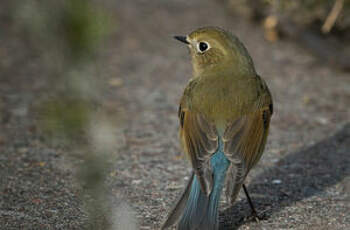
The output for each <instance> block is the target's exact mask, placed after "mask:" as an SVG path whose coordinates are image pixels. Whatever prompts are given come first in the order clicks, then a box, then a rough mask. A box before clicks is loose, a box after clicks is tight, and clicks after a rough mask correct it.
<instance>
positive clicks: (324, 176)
mask: <svg viewBox="0 0 350 230" xmlns="http://www.w3.org/2000/svg"><path fill="white" fill-rule="evenodd" d="M208 25H212V26H219V27H222V28H224V29H227V30H230V31H231V32H233V33H234V34H236V35H237V36H238V37H239V38H240V39H241V40H242V42H243V43H244V44H245V45H246V47H247V49H248V51H249V52H250V54H251V56H252V58H253V60H254V62H255V65H256V69H257V71H258V73H259V74H260V75H261V76H263V78H264V79H265V80H266V82H267V83H268V85H269V88H270V89H271V91H272V94H273V97H274V102H275V107H276V112H275V114H274V116H273V119H272V123H271V125H272V127H271V133H270V136H269V140H268V145H267V149H266V151H265V154H264V156H263V158H262V160H261V162H260V163H259V165H258V166H257V167H256V169H255V170H253V171H252V173H251V174H250V175H249V177H248V182H247V183H248V184H249V189H250V190H251V193H252V194H251V195H252V197H253V200H254V201H255V202H256V206H257V209H258V211H259V212H261V213H264V214H265V217H266V218H265V220H263V221H261V222H260V223H255V222H251V221H249V219H248V218H247V217H248V216H249V213H250V211H249V206H248V203H247V201H246V200H245V198H244V196H240V199H239V200H238V201H237V202H236V204H235V205H233V206H232V205H229V204H227V203H226V202H225V201H224V200H223V201H222V209H221V210H222V211H221V214H220V220H221V229H238V228H239V229H287V228H290V229H348V228H350V216H349V214H348V213H350V202H349V201H350V200H349V199H350V197H349V194H350V170H349V169H350V167H349V165H350V157H349V156H350V155H349V149H350V124H349V117H350V78H349V77H350V76H349V71H350V61H349V60H350V44H349V41H350V2H349V1H347V0H322V1H320V0H318V1H316V0H309V1H302V0H295V1H279V0H257V1H253V0H245V1H244V0H237V1H233V0H193V1H185V0H169V1H163V0H152V1H145V0H134V1H127V0H118V1H112V0H100V1H97V0H63V1H39V0H22V1H19V0H18V1H17V0H16V1H6V0H3V1H2V2H1V5H0V174H1V178H0V229H114V230H115V229H118V230H129V229H130V230H134V229H158V228H159V226H160V224H161V222H162V220H163V219H164V217H165V215H166V213H167V212H168V210H169V209H170V207H171V206H172V204H173V203H174V201H175V199H176V197H177V196H178V195H179V194H180V193H181V191H182V189H183V186H184V185H185V181H186V180H187V179H188V176H189V172H190V167H189V165H188V163H186V161H185V159H183V157H182V152H181V148H180V146H179V143H178V138H177V128H178V120H177V106H178V102H179V98H180V96H181V94H182V91H183V88H184V86H185V85H186V83H187V81H188V80H189V79H190V77H191V65H190V58H189V56H188V52H187V50H186V48H185V47H183V46H181V45H180V44H178V43H177V42H176V41H175V40H173V39H172V36H173V35H182V34H183V35H185V34H187V33H189V32H191V31H192V30H194V29H196V28H198V27H201V26H208Z"/></svg>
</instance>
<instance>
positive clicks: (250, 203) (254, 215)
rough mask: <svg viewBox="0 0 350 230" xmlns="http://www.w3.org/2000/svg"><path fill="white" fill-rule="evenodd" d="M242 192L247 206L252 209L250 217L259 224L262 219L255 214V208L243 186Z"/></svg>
mask: <svg viewBox="0 0 350 230" xmlns="http://www.w3.org/2000/svg"><path fill="white" fill-rule="evenodd" d="M243 190H244V193H245V195H246V197H247V200H248V203H249V206H250V208H251V209H252V214H251V216H252V217H253V218H254V219H255V221H256V222H259V220H260V219H262V218H260V217H259V215H258V213H257V212H256V210H255V207H254V204H253V202H252V200H251V199H250V196H249V193H248V190H247V188H246V187H245V184H243Z"/></svg>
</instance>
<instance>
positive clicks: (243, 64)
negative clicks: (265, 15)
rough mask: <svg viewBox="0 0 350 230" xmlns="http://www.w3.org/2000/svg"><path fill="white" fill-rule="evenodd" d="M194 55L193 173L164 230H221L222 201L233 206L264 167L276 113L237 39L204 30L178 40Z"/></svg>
mask: <svg viewBox="0 0 350 230" xmlns="http://www.w3.org/2000/svg"><path fill="white" fill-rule="evenodd" d="M175 38H176V39H177V40H179V41H181V42H183V43H185V44H186V45H187V46H188V47H189V50H190V54H191V57H192V66H193V77H192V79H191V80H190V81H189V83H188V85H187V86H186V88H185V90H184V93H183V96H182V98H181V101H180V106H179V110H178V117H179V120H180V140H181V143H182V147H183V150H184V152H185V153H186V155H187V157H188V158H189V160H190V163H191V165H192V168H193V170H192V171H193V172H192V175H191V177H190V180H189V182H188V185H187V187H186V189H185V191H184V192H183V194H182V196H181V197H180V199H179V201H178V202H177V204H176V205H175V207H174V208H173V209H172V211H171V212H170V214H169V215H168V217H167V219H166V221H165V222H164V224H163V226H162V229H165V228H167V227H169V226H171V225H173V224H175V223H176V222H177V221H178V219H179V218H180V217H181V219H180V221H179V222H178V229H179V230H217V229H218V228H219V221H218V206H219V200H220V195H221V192H222V189H223V187H224V186H226V194H225V195H226V198H227V199H228V201H229V202H231V203H233V202H234V201H235V199H236V197H237V195H238V193H239V191H240V189H241V187H242V186H243V189H244V191H245V193H246V195H247V198H248V201H249V204H250V206H251V208H252V212H253V214H254V215H256V211H255V209H254V206H253V203H252V202H251V199H250V197H249V194H248V191H247V189H246V187H245V185H244V180H245V178H246V176H247V174H248V173H249V171H250V170H251V169H252V167H253V166H255V165H256V163H257V162H258V161H259V159H260V157H261V155H262V153H263V150H264V147H265V143H266V139H267V135H268V130H269V125H270V118H271V116H272V113H273V104H272V97H271V93H270V91H269V89H268V87H267V85H266V83H265V81H264V80H263V79H262V78H261V77H260V76H259V75H258V74H257V73H256V72H255V68H254V64H253V61H252V59H251V57H250V56H249V54H248V51H247V50H246V48H245V47H244V46H243V44H242V43H241V42H240V41H239V40H238V38H237V37H236V36H234V35H233V34H231V33H229V32H227V31H225V30H223V29H220V28H217V27H204V28H200V29H197V30H195V31H193V32H192V33H190V34H189V35H187V36H175Z"/></svg>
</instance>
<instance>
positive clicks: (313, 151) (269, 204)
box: [220, 123, 350, 230]
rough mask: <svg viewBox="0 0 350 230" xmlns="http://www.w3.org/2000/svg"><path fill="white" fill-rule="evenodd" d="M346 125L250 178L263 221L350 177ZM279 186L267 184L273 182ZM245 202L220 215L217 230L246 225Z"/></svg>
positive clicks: (247, 211)
mask: <svg viewBox="0 0 350 230" xmlns="http://www.w3.org/2000/svg"><path fill="white" fill-rule="evenodd" d="M349 149H350V123H347V124H346V125H345V126H344V127H343V128H342V129H341V130H340V131H339V132H337V133H336V134H335V135H333V136H331V137H329V138H327V139H324V140H322V141H320V142H318V143H316V144H315V145H313V146H311V147H309V148H306V149H302V150H300V151H298V152H295V153H291V154H288V155H287V156H286V157H284V158H282V159H281V160H279V161H278V162H277V163H276V164H275V166H274V167H271V168H268V169H266V170H264V171H263V172H262V173H261V174H259V175H258V176H256V177H255V178H253V180H252V181H251V183H250V185H249V187H248V190H249V192H250V194H251V196H252V199H253V202H254V204H255V206H256V208H257V210H258V213H259V212H262V211H263V210H267V211H266V212H265V218H267V219H268V218H269V217H270V216H271V215H272V214H273V213H275V212H279V211H280V210H281V209H283V208H284V207H287V206H290V205H292V204H293V203H295V202H297V201H300V200H303V199H305V198H308V197H310V196H313V195H317V194H320V193H323V192H325V190H326V189H327V188H328V187H330V186H333V185H335V184H337V183H338V182H339V181H342V180H343V179H344V178H345V177H346V176H348V175H350V168H349V165H350V157H349V152H348V151H349ZM276 178H278V179H280V180H281V182H282V183H280V184H273V185H272V184H271V181H272V180H274V179H276ZM250 212H251V211H250V208H249V205H248V202H247V200H246V199H242V200H240V201H238V202H236V203H235V204H234V205H233V206H232V207H229V208H227V209H225V210H223V212H221V213H220V230H233V229H237V228H239V227H240V226H241V225H243V224H244V223H246V222H247V221H249V220H247V217H248V216H249V215H250Z"/></svg>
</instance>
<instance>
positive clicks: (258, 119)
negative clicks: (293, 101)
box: [223, 103, 272, 202]
mask: <svg viewBox="0 0 350 230" xmlns="http://www.w3.org/2000/svg"><path fill="white" fill-rule="evenodd" d="M271 115H272V103H271V105H270V106H269V105H268V106H265V107H262V108H260V109H258V110H257V111H255V112H253V113H250V114H247V115H244V116H242V117H240V118H239V119H236V120H235V121H233V122H231V123H230V124H229V125H228V126H227V128H226V130H225V133H224V135H223V143H224V153H225V155H226V157H227V158H228V159H229V160H230V162H231V164H230V167H229V169H228V171H227V175H226V197H227V198H228V200H229V201H231V202H233V201H234V200H235V199H236V197H237V195H238V192H239V190H240V188H241V186H242V184H243V182H244V179H245V177H246V175H247V174H248V172H249V170H250V169H251V168H252V167H253V166H254V165H255V164H256V163H257V162H258V161H259V159H260V157H261V155H262V153H263V150H264V147H265V143H266V138H267V134H268V129H269V124H270V118H271Z"/></svg>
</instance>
